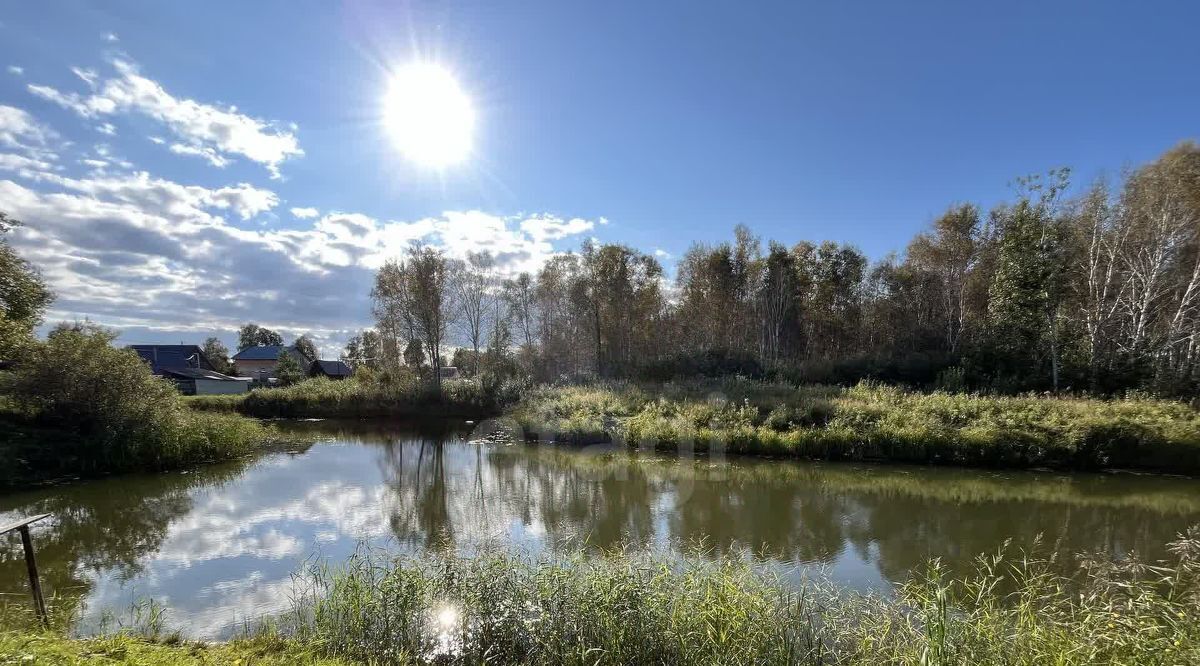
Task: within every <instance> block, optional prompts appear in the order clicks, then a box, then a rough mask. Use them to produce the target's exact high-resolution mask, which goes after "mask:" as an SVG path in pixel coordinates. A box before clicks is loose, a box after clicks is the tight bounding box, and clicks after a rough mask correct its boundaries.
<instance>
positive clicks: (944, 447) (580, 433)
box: [514, 379, 1200, 473]
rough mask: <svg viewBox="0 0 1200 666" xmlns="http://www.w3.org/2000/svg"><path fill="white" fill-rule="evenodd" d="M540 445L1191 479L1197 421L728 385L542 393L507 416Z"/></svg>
mask: <svg viewBox="0 0 1200 666" xmlns="http://www.w3.org/2000/svg"><path fill="white" fill-rule="evenodd" d="M514 416H515V417H516V419H517V421H518V422H519V423H520V424H521V426H522V427H523V428H525V430H526V432H527V433H530V434H531V435H532V436H535V437H537V438H539V439H551V440H561V441H571V442H576V443H593V442H602V441H610V440H615V441H619V442H623V443H625V444H627V445H629V446H637V447H641V448H646V447H650V448H656V449H660V450H677V449H680V448H685V447H694V448H695V449H696V450H700V451H704V450H708V449H713V448H717V447H720V448H721V449H722V450H724V451H727V452H730V453H752V454H765V455H777V456H792V457H801V458H813V459H828V460H889V461H898V462H914V463H938V464H958V465H988V466H1013V467H1038V466H1049V467H1062V468H1079V469H1091V468H1102V467H1126V468H1138V469H1152V470H1158V471H1167V472H1180V473H1197V472H1200V416H1198V414H1197V412H1196V410H1194V409H1192V408H1191V407H1188V406H1187V405H1184V404H1182V403H1177V402H1170V401H1162V400H1149V399H1126V400H1093V399H1084V398H1051V397H1034V396H1024V397H1000V396H983V395H970V394H955V393H940V392H939V393H917V392H911V391H906V390H904V389H900V388H895V387H889V386H882V385H878V384H872V383H863V384H859V385H858V386H855V387H853V388H848V389H846V388H839V387H828V386H804V387H795V386H791V385H787V384H778V383H763V382H753V381H749V380H741V379H730V380H725V381H720V382H682V383H669V384H663V385H655V386H634V385H630V384H606V385H597V386H589V387H543V388H539V389H536V390H533V391H531V392H529V394H528V395H526V397H525V399H524V401H523V402H522V403H521V405H519V406H518V407H517V408H516V410H515V411H514Z"/></svg>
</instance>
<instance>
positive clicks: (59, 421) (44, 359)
mask: <svg viewBox="0 0 1200 666" xmlns="http://www.w3.org/2000/svg"><path fill="white" fill-rule="evenodd" d="M112 338H113V336H112V334H111V333H110V332H107V331H104V330H101V329H98V328H96V327H91V326H86V325H85V326H74V327H60V328H59V329H58V330H55V331H54V332H52V333H51V334H50V336H49V337H48V339H47V340H46V341H45V342H42V343H36V344H33V345H31V346H30V347H29V348H28V349H27V351H26V353H25V355H24V357H23V358H22V360H21V363H20V364H19V366H18V368H17V370H16V371H15V372H14V373H12V376H11V377H10V378H9V380H8V382H7V386H6V387H5V390H6V392H7V394H8V399H9V402H10V405H11V410H10V413H9V414H8V415H7V417H6V420H8V421H11V422H13V427H12V428H7V429H6V431H7V432H6V435H4V436H3V439H2V440H0V444H3V446H4V448H6V454H7V455H8V456H11V458H8V459H10V460H13V461H14V462H15V465H13V466H12V467H11V468H10V472H11V473H13V475H14V476H16V475H18V473H19V472H20V471H21V470H24V471H25V472H27V473H28V474H30V475H33V476H42V477H44V476H47V475H52V474H54V473H61V474H64V475H79V474H81V475H95V474H103V473H111V472H119V471H128V470H162V469H170V468H177V467H181V466H186V465H192V464H196V463H201V462H207V461H213V460H220V459H228V458H231V457H235V456H239V455H243V454H246V453H248V452H250V451H252V450H254V449H255V448H256V447H258V446H259V445H260V444H262V443H263V442H264V441H265V440H267V439H268V433H267V431H266V430H265V429H264V427H263V426H262V425H261V424H259V423H258V422H256V421H253V420H251V419H246V418H244V417H240V416H236V415H231V414H200V413H196V412H193V411H192V410H189V409H187V408H186V407H185V405H184V404H183V401H182V400H181V397H180V395H179V393H178V391H177V390H176V388H175V386H174V385H173V384H172V383H171V382H169V381H168V380H165V379H163V378H161V377H157V376H155V375H154V374H152V373H151V372H150V368H149V367H148V366H147V365H146V363H145V362H144V361H143V360H142V359H141V358H140V357H139V356H138V355H137V354H136V353H135V352H133V351H132V350H128V349H117V348H114V347H113V346H112V344H111V342H112ZM2 481H4V479H0V482H2ZM10 481H11V479H10Z"/></svg>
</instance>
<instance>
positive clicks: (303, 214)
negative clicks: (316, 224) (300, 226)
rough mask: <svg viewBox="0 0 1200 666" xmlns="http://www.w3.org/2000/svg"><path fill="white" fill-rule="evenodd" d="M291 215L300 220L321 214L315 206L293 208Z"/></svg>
mask: <svg viewBox="0 0 1200 666" xmlns="http://www.w3.org/2000/svg"><path fill="white" fill-rule="evenodd" d="M291 212H292V216H293V217H295V218H297V219H300V220H311V219H312V218H314V217H316V216H318V215H320V214H321V211H319V210H317V209H316V208H293V209H292V211H291Z"/></svg>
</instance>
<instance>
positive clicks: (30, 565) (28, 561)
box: [0, 513, 50, 624]
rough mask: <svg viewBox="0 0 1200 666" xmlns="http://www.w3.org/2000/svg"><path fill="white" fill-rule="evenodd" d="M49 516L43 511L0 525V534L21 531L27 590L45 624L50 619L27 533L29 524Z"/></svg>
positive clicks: (39, 617) (30, 540)
mask: <svg viewBox="0 0 1200 666" xmlns="http://www.w3.org/2000/svg"><path fill="white" fill-rule="evenodd" d="M49 517H50V514H48V513H43V514H39V515H36V516H30V517H28V518H22V519H20V520H18V521H16V522H15V523H9V524H8V525H0V536H3V535H5V534H8V533H9V532H12V531H13V530H17V531H19V532H20V533H21V545H22V546H24V547H25V568H26V569H28V570H29V591H30V592H32V593H33V607H34V610H36V611H37V616H38V619H40V620H41V621H42V624H47V623H49V621H50V620H49V618H48V617H47V615H46V599H45V597H43V596H42V581H41V579H40V578H39V577H38V569H37V558H35V557H34V556H33V538H32V537H30V535H29V526H30V525H32V524H33V523H36V522H37V521H39V520H42V519H44V518H49Z"/></svg>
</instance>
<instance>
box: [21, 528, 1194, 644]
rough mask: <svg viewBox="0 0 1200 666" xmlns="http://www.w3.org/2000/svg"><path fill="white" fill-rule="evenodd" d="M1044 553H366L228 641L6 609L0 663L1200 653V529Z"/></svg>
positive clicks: (308, 583)
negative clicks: (1131, 548)
mask: <svg viewBox="0 0 1200 666" xmlns="http://www.w3.org/2000/svg"><path fill="white" fill-rule="evenodd" d="M1041 552H1042V549H1041V548H1040V547H1039V546H1037V545H1035V546H1034V547H1033V548H1032V549H1031V550H1029V551H1018V550H1015V549H1012V548H1009V547H1003V548H1001V549H999V550H997V551H996V552H993V553H989V554H985V555H981V556H979V557H978V558H976V560H975V563H974V567H973V569H972V570H971V571H970V572H968V573H966V574H964V575H962V576H958V577H953V576H951V575H949V574H948V573H947V570H946V569H945V568H944V567H943V566H942V565H941V564H940V563H939V562H937V561H936V560H935V561H931V562H929V563H927V565H926V566H924V567H922V568H920V569H919V570H916V571H914V572H912V574H911V576H910V578H909V579H908V580H906V581H900V583H899V584H898V586H897V587H896V589H895V590H894V591H893V592H891V593H870V592H855V591H850V590H847V589H844V588H840V587H838V586H836V585H834V584H832V583H830V582H828V579H826V578H824V577H823V575H822V574H820V572H817V573H812V572H809V573H808V574H806V575H802V576H800V577H796V576H794V575H791V574H793V573H796V572H790V571H781V570H778V569H771V568H766V567H764V566H763V565H762V564H759V563H757V562H756V561H755V560H754V559H753V558H745V557H738V556H733V557H713V556H712V553H708V552H698V551H691V552H689V553H687V554H684V555H679V556H671V557H664V556H663V555H662V554H661V553H658V552H655V551H644V550H642V551H633V550H616V551H610V552H607V553H605V554H602V555H600V556H591V555H587V554H584V553H582V552H576V553H567V554H558V555H541V556H529V555H518V554H513V553H512V552H507V551H500V550H485V551H483V552H481V553H476V554H474V555H472V556H461V555H456V554H452V553H428V554H424V555H418V556H404V555H396V554H394V553H391V552H388V551H382V550H375V549H370V548H366V547H363V548H360V549H359V551H357V552H356V553H355V554H354V555H353V556H352V557H350V558H349V559H348V560H346V561H344V562H342V563H340V564H336V565H331V564H328V563H327V562H324V561H317V562H314V563H312V564H311V565H310V566H309V567H308V568H307V569H305V570H303V571H301V572H299V573H298V574H297V576H296V579H295V580H296V586H295V591H294V593H293V607H292V610H290V611H288V612H287V613H285V614H284V615H281V616H273V617H269V618H263V620H262V621H261V622H260V623H258V624H256V625H248V627H247V630H246V633H245V634H244V635H243V637H241V638H238V639H236V640H234V641H232V642H230V643H225V644H203V643H189V642H186V641H184V640H183V639H182V638H181V637H180V636H179V635H178V634H174V633H169V632H164V631H163V630H162V628H161V626H160V624H159V623H158V621H157V620H156V618H158V617H159V615H157V614H156V613H153V612H152V613H150V614H149V615H148V616H147V617H149V623H148V624H145V626H142V625H136V626H135V625H131V626H129V627H125V628H121V629H118V630H115V631H113V632H111V633H109V634H107V635H105V636H102V637H99V638H94V639H87V640H70V639H67V638H65V636H66V633H65V632H66V631H68V630H67V628H66V627H65V626H62V625H61V623H58V622H57V621H56V626H55V628H53V629H49V630H42V629H39V628H37V627H36V626H35V625H34V624H33V623H32V621H31V619H30V618H29V617H28V616H27V615H26V619H25V621H24V622H21V623H13V622H12V621H11V618H10V617H8V616H0V617H2V619H3V620H4V624H3V626H4V627H5V629H3V630H0V663H64V664H74V663H93V662H91V661H88V660H90V659H96V660H98V661H96V662H95V663H109V662H110V661H115V662H120V663H134V664H166V663H185V664H191V663H195V664H210V663H212V664H215V663H236V662H235V661H234V660H238V659H241V660H246V661H245V662H244V663H262V664H285V663H294V664H332V663H338V664H341V663H363V664H407V663H443V664H479V663H505V664H508V663H522V664H589V665H591V664H647V665H649V664H731V665H732V664H814V665H815V664H1015V665H1024V664H1028V665H1031V666H1032V665H1034V664H1060V665H1063V666H1069V665H1073V664H1080V665H1082V664H1143V663H1156V664H1157V663H1161V664H1190V663H1200V529H1197V528H1193V529H1191V530H1189V532H1188V533H1187V534H1186V535H1183V536H1181V537H1180V538H1179V539H1178V540H1177V541H1176V542H1174V543H1172V544H1170V545H1169V547H1168V552H1169V553H1170V557H1169V559H1168V560H1165V561H1157V562H1143V561H1140V560H1138V559H1137V558H1136V557H1134V556H1130V557H1127V558H1124V559H1120V560H1112V559H1108V558H1100V557H1091V556H1087V555H1086V554H1084V555H1081V556H1080V557H1079V558H1078V560H1077V563H1076V564H1075V566H1073V567H1067V568H1065V569H1064V567H1062V566H1061V563H1059V562H1057V561H1056V559H1055V558H1054V556H1044V555H1042V554H1041ZM1063 571H1066V573H1063ZM139 627H140V628H139Z"/></svg>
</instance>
